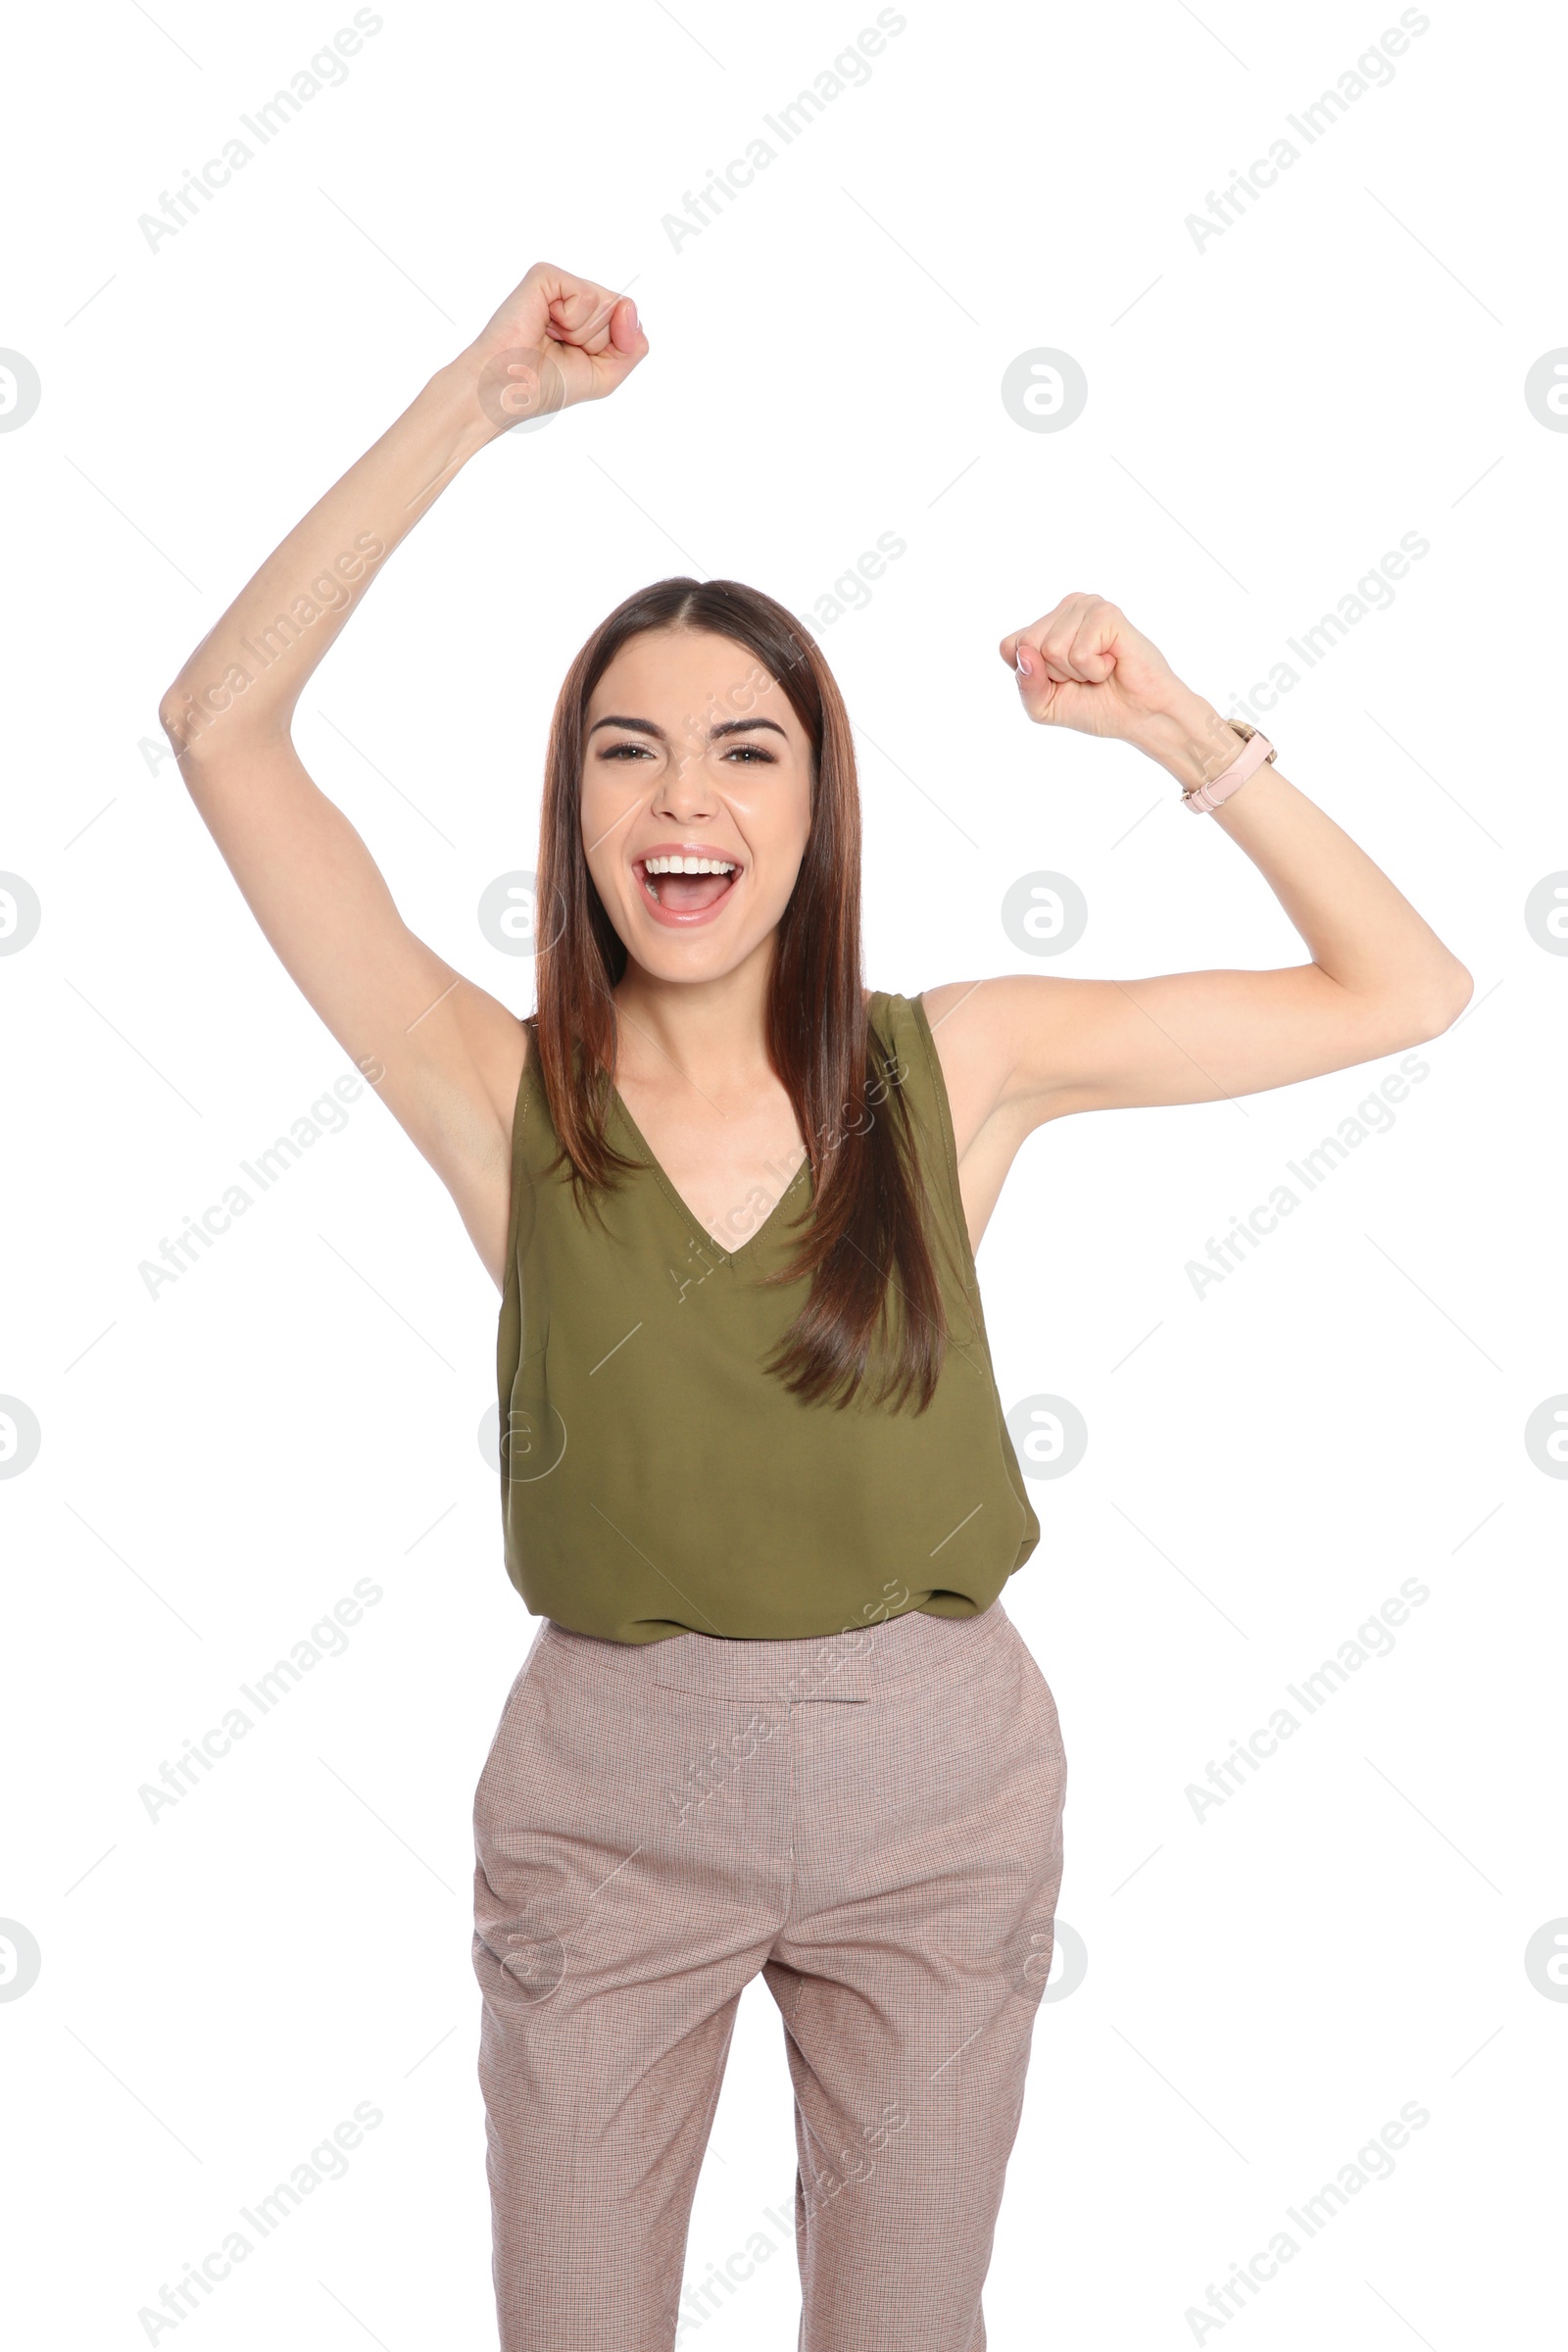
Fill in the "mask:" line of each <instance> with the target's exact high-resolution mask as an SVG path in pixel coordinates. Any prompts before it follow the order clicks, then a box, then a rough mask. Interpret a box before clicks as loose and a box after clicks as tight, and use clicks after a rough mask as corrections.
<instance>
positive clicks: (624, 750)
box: [599, 743, 653, 760]
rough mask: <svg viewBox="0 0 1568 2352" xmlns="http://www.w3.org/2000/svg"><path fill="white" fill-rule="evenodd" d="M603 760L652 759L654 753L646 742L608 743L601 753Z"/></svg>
mask: <svg viewBox="0 0 1568 2352" xmlns="http://www.w3.org/2000/svg"><path fill="white" fill-rule="evenodd" d="M599 757H600V759H601V760H651V759H652V758H653V754H652V753H651V752H650V751H649V749H648V746H647V744H646V743H610V744H606V745H605V747H604V749H603V750H602V751H601V753H600V755H599Z"/></svg>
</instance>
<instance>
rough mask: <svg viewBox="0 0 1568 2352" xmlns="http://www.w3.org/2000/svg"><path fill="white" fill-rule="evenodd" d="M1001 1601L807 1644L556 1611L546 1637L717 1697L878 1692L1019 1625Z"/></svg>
mask: <svg viewBox="0 0 1568 2352" xmlns="http://www.w3.org/2000/svg"><path fill="white" fill-rule="evenodd" d="M1009 1622H1010V1621H1009V1619H1008V1618H1007V1616H1006V1613H1005V1610H1004V1608H1003V1606H1002V1603H1001V1601H1000V1600H995V1601H993V1602H992V1604H991V1606H990V1608H989V1609H986V1610H985V1611H984V1612H983V1613H982V1614H981V1615H980V1616H978V1617H935V1616H932V1615H931V1614H930V1613H929V1611H927V1610H924V1609H907V1610H906V1611H905V1612H904V1614H903V1615H902V1616H899V1617H892V1618H889V1619H888V1621H887V1622H886V1623H885V1624H883V1625H867V1626H854V1627H851V1628H850V1629H848V1630H847V1631H846V1632H844V1633H839V1634H823V1635H819V1636H812V1637H811V1638H809V1640H804V1641H788V1642H747V1641H722V1640H719V1639H716V1638H715V1637H714V1636H713V1635H711V1634H697V1633H688V1634H676V1635H671V1636H669V1637H668V1638H666V1639H665V1640H663V1641H660V1642H604V1641H601V1640H599V1639H598V1638H597V1637H596V1636H594V1635H592V1634H577V1633H572V1632H571V1631H570V1630H569V1628H567V1627H566V1626H564V1625H558V1624H557V1623H556V1621H555V1619H554V1618H552V1617H547V1618H546V1619H545V1621H544V1624H543V1626H542V1628H541V1629H540V1635H539V1639H540V1640H541V1641H544V1642H550V1643H551V1644H552V1645H553V1646H558V1647H565V1648H570V1649H575V1650H576V1651H578V1652H579V1653H580V1654H581V1655H583V1656H584V1657H585V1658H587V1657H591V1658H597V1659H598V1660H599V1661H600V1662H602V1663H603V1664H604V1665H606V1666H608V1667H610V1668H612V1669H613V1670H614V1671H617V1672H619V1673H622V1674H629V1675H635V1676H638V1677H640V1678H641V1679H643V1680H644V1681H646V1682H648V1683H650V1684H652V1685H656V1686H657V1687H659V1688H660V1689H662V1690H666V1691H695V1692H697V1693H698V1694H699V1695H701V1696H703V1697H708V1698H740V1699H775V1700H780V1701H783V1700H797V1699H812V1698H820V1699H835V1698H837V1699H856V1698H869V1697H870V1696H871V1695H872V1694H873V1693H874V1692H875V1691H881V1690H884V1689H885V1688H886V1687H887V1686H888V1685H889V1684H890V1683H901V1682H905V1681H907V1680H909V1679H911V1678H913V1677H915V1676H920V1675H931V1674H935V1673H938V1672H948V1671H951V1670H952V1669H953V1668H954V1667H955V1666H956V1665H958V1664H960V1663H961V1662H962V1661H963V1660H964V1659H965V1658H967V1657H970V1656H972V1655H975V1654H977V1653H978V1652H979V1651H980V1650H981V1649H983V1648H984V1647H985V1645H986V1644H987V1643H988V1642H992V1641H994V1640H995V1638H996V1636H997V1635H998V1634H999V1633H1000V1632H1001V1631H1002V1629H1003V1628H1004V1626H1005V1625H1007V1624H1008V1623H1009Z"/></svg>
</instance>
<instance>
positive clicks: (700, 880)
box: [637, 854, 740, 915]
mask: <svg viewBox="0 0 1568 2352" xmlns="http://www.w3.org/2000/svg"><path fill="white" fill-rule="evenodd" d="M739 871H740V868H739V866H738V865H737V864H736V863H735V861H734V860H733V859H732V858H705V857H700V856H699V857H686V856H684V855H677V854H670V855H668V856H663V857H658V858H639V859H638V860H637V876H638V880H639V882H640V883H641V885H642V888H643V889H644V891H646V893H647V894H648V896H649V898H651V899H652V900H653V902H654V904H655V906H656V907H660V908H661V909H662V912H663V913H665V914H667V915H668V914H673V915H683V914H684V915H692V914H706V913H708V912H709V910H710V909H711V907H716V906H717V905H718V903H719V901H720V900H721V899H724V898H727V897H728V895H729V893H730V892H731V891H732V890H733V889H734V887H735V878H736V875H737V874H738V873H739Z"/></svg>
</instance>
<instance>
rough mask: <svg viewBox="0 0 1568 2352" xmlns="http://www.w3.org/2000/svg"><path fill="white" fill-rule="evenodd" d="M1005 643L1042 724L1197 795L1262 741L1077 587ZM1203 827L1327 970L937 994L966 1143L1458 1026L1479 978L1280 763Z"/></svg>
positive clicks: (983, 984) (1191, 1095) (1314, 1065)
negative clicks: (1247, 864) (1135, 761)
mask: <svg viewBox="0 0 1568 2352" xmlns="http://www.w3.org/2000/svg"><path fill="white" fill-rule="evenodd" d="M1000 650H1001V653H1002V657H1003V660H1004V661H1005V662H1007V663H1008V664H1009V666H1011V667H1013V668H1014V669H1015V671H1016V673H1017V679H1018V691H1019V695H1020V697H1021V699H1022V702H1023V706H1024V709H1025V711H1026V712H1027V713H1028V715H1029V717H1030V718H1032V719H1034V720H1036V721H1037V722H1038V723H1040V724H1042V725H1046V726H1065V727H1069V728H1072V729H1074V730H1076V731H1079V732H1082V733H1086V734H1091V735H1103V736H1107V737H1111V738H1115V739H1119V740H1120V741H1122V742H1124V743H1131V744H1134V745H1136V746H1137V748H1138V749H1139V750H1140V751H1142V752H1145V753H1147V755H1148V756H1149V757H1150V758H1151V759H1152V760H1156V761H1157V762H1158V763H1159V765H1160V766H1161V767H1163V768H1165V769H1166V770H1167V772H1168V773H1169V774H1170V775H1171V776H1172V777H1174V778H1175V779H1176V781H1177V782H1178V783H1179V784H1180V785H1181V786H1182V787H1183V788H1184V789H1187V788H1190V787H1192V786H1195V785H1197V784H1200V783H1201V782H1203V781H1204V780H1205V779H1212V778H1214V777H1216V776H1218V775H1219V774H1220V773H1221V772H1222V770H1223V769H1225V768H1226V767H1228V766H1229V765H1230V763H1231V762H1232V760H1235V758H1236V757H1237V755H1238V754H1239V753H1240V752H1241V751H1242V749H1243V748H1244V744H1243V738H1242V737H1241V736H1240V735H1238V734H1237V733H1236V731H1235V729H1234V728H1232V727H1230V726H1229V725H1227V723H1226V721H1225V720H1224V719H1223V718H1221V716H1220V714H1219V712H1218V711H1216V710H1215V709H1214V708H1213V706H1212V704H1210V703H1206V702H1204V701H1203V699H1202V697H1201V695H1198V694H1195V693H1193V692H1192V690H1191V689H1190V688H1188V687H1187V686H1185V685H1183V683H1182V681H1181V680H1180V679H1179V678H1178V677H1177V676H1176V675H1175V673H1174V672H1173V670H1172V669H1171V668H1170V665H1169V663H1168V662H1166V661H1165V659H1164V656H1163V655H1162V654H1161V653H1160V652H1159V651H1158V649H1157V647H1155V646H1153V645H1152V644H1151V643H1150V641H1149V639H1148V638H1147V637H1144V636H1142V635H1141V634H1140V632H1139V631H1138V630H1137V629H1135V628H1134V627H1133V626H1132V624H1131V622H1130V621H1129V620H1128V619H1127V618H1126V616H1125V615H1124V614H1123V613H1120V612H1119V611H1118V610H1117V608H1116V607H1115V606H1114V605H1110V604H1107V603H1106V602H1105V601H1104V599H1103V597H1097V596H1083V595H1079V596H1069V597H1064V598H1063V600H1062V602H1061V603H1060V604H1059V605H1058V606H1057V607H1056V608H1055V610H1054V612H1053V613H1048V614H1047V615H1046V617H1045V618H1044V619H1042V620H1039V621H1036V622H1035V623H1034V624H1033V625H1032V626H1031V627H1029V628H1026V629H1019V630H1015V631H1013V632H1012V633H1011V634H1009V635H1008V636H1006V637H1005V638H1004V639H1003V640H1002V645H1001V649H1000ZM1198 821H1199V822H1200V823H1202V824H1207V825H1215V826H1217V827H1218V828H1219V830H1220V831H1221V832H1223V833H1227V834H1229V836H1230V838H1231V840H1232V841H1234V842H1235V843H1236V844H1237V846H1238V847H1239V848H1240V849H1242V850H1243V851H1245V853H1246V854H1247V856H1248V857H1249V858H1250V859H1251V860H1252V863H1253V864H1254V865H1255V866H1256V867H1257V869H1258V871H1259V872H1260V873H1261V874H1262V876H1263V878H1264V880H1265V881H1266V882H1267V883H1268V884H1269V886H1270V888H1271V889H1272V890H1273V892H1274V894H1275V896H1276V897H1277V898H1278V900H1279V902H1280V905H1281V906H1282V907H1284V909H1285V911H1286V913H1287V914H1288V915H1289V916H1290V918H1291V921H1292V922H1293V923H1294V924H1295V926H1296V928H1297V930H1298V931H1299V933H1300V936H1301V938H1302V940H1303V942H1304V943H1305V945H1306V947H1307V949H1308V950H1309V951H1310V954H1311V957H1312V960H1311V961H1310V963H1300V964H1291V965H1288V966H1286V967H1284V968H1283V969H1280V970H1276V971H1261V972H1252V971H1201V972H1175V973H1169V974H1164V975H1160V976H1157V977H1155V978H1152V979H1147V980H1128V981H1118V980H1069V979H1065V978H1058V977H1056V976H1054V975H1051V976H1047V975H1045V974H1041V975H1039V976H1034V975H1030V976H1027V977H1018V978H1009V979H999V980H982V981H980V982H978V983H974V984H970V985H968V986H966V985H965V984H964V983H963V982H961V981H960V982H955V983H953V984H952V985H951V986H948V987H944V988H936V989H931V990H928V991H927V992H926V997H925V1005H926V1010H927V1013H928V1016H929V1018H930V1020H931V1023H932V1026H933V1029H934V1030H935V1032H936V1036H937V1042H938V1048H939V1051H940V1052H941V1054H942V1058H943V1064H944V1069H945V1071H946V1072H947V1073H948V1075H949V1082H950V1083H949V1092H950V1094H951V1095H952V1096H953V1097H954V1114H955V1124H956V1127H957V1129H958V1130H959V1133H958V1144H959V1150H960V1152H962V1151H964V1149H965V1148H966V1146H967V1145H968V1144H969V1143H972V1142H973V1140H974V1139H975V1138H976V1137H977V1136H978V1134H979V1133H980V1130H981V1129H982V1128H983V1127H985V1126H987V1125H988V1124H989V1123H991V1122H992V1121H993V1120H998V1121H999V1123H1001V1124H1004V1125H1005V1127H1006V1128H1007V1129H1008V1130H1009V1131H1011V1132H1012V1133H1013V1134H1014V1135H1015V1136H1021V1134H1022V1133H1026V1132H1027V1131H1028V1130H1029V1129H1030V1128H1033V1127H1036V1126H1039V1125H1040V1124H1042V1123H1043V1122H1044V1121H1045V1120H1047V1119H1050V1118H1054V1117H1059V1116H1060V1115H1061V1114H1062V1113H1064V1112H1068V1111H1076V1110H1093V1109H1110V1108H1115V1107H1129V1106H1132V1105H1134V1104H1141V1103H1203V1102H1212V1101H1215V1100H1218V1099H1220V1098H1222V1097H1227V1096H1232V1095H1246V1094H1255V1093H1257V1092H1259V1091H1260V1090H1261V1089H1263V1088H1267V1087H1274V1086H1289V1085H1292V1084H1293V1083H1294V1082H1295V1081H1297V1080H1298V1079H1302V1078H1314V1077H1317V1076H1320V1075H1321V1074H1322V1073H1323V1072H1324V1071H1327V1070H1337V1069H1344V1068H1346V1067H1348V1065H1350V1064H1352V1063H1355V1062H1360V1061H1369V1060H1371V1059H1373V1058H1374V1057H1375V1056H1377V1055H1379V1054H1391V1053H1397V1051H1398V1050H1399V1049H1400V1048H1401V1047H1405V1046H1413V1045H1418V1044H1420V1043H1421V1042H1422V1041H1423V1040H1424V1039H1427V1038H1430V1037H1436V1036H1437V1035H1438V1034H1439V1032H1440V1031H1442V1030H1444V1029H1446V1028H1447V1027H1448V1026H1449V1025H1450V1024H1451V1023H1452V1022H1453V1021H1455V1020H1456V1019H1457V1018H1458V1016H1459V1014H1460V1012H1461V1011H1462V1010H1463V1009H1464V1006H1465V1005H1467V1004H1468V1003H1469V1000H1470V995H1471V987H1472V983H1471V978H1470V974H1469V973H1468V972H1467V971H1466V969H1465V967H1464V965H1463V964H1462V963H1461V962H1460V961H1459V959H1458V957H1457V956H1453V955H1451V954H1450V953H1449V951H1448V950H1447V949H1446V947H1445V946H1444V944H1443V942H1442V940H1441V939H1439V938H1438V936H1437V934H1436V933H1435V932H1434V931H1433V930H1432V929H1431V927H1430V925H1429V924H1427V923H1426V922H1425V921H1423V919H1422V917H1421V916H1420V915H1419V914H1417V912H1416V910H1415V908H1414V907H1412V906H1411V905H1410V903H1409V901H1408V900H1407V899H1405V898H1404V897H1403V896H1402V895H1401V894H1400V892H1399V891H1397V889H1396V888H1395V886H1394V884H1393V883H1392V882H1391V881H1390V880H1389V878H1388V876H1387V874H1385V873H1383V872H1382V871H1381V870H1380V868H1379V867H1378V866H1376V865H1374V863H1373V862H1372V859H1371V858H1368V857H1367V855H1366V853H1365V852H1364V851H1363V850H1360V849H1358V848H1357V847H1356V845H1355V843H1354V842H1353V841H1351V839H1350V838H1349V836H1348V834H1347V833H1344V832H1342V831H1341V829H1340V827H1339V826H1338V825H1337V824H1336V823H1335V822H1334V820H1333V818H1332V817H1331V816H1328V815H1326V814H1325V813H1324V811H1323V810H1322V809H1319V808H1317V807H1316V806H1315V805H1314V804H1313V803H1312V802H1311V801H1309V800H1308V799H1307V797H1306V795H1305V794H1304V793H1302V792H1299V791H1298V790H1297V789H1296V786H1295V785H1294V784H1290V783H1288V782H1287V781H1286V779H1285V778H1284V777H1283V776H1282V775H1280V774H1279V773H1278V772H1277V768H1276V767H1275V766H1273V765H1264V766H1262V767H1260V768H1259V769H1258V770H1257V771H1256V773H1255V774H1253V775H1251V776H1250V777H1249V778H1248V780H1247V782H1246V783H1245V784H1243V785H1241V786H1240V787H1239V788H1238V789H1237V790H1236V791H1235V792H1234V793H1232V794H1231V795H1230V796H1229V797H1228V798H1227V799H1226V800H1225V801H1224V802H1223V803H1222V804H1221V806H1220V807H1219V808H1218V809H1216V810H1215V811H1213V813H1212V814H1209V815H1205V816H1202V817H1201V818H1200V819H1198Z"/></svg>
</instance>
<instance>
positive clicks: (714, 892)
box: [655, 874, 730, 914]
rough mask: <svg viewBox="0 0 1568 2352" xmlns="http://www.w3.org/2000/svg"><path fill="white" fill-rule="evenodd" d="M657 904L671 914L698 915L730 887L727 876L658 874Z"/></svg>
mask: <svg viewBox="0 0 1568 2352" xmlns="http://www.w3.org/2000/svg"><path fill="white" fill-rule="evenodd" d="M655 879H656V880H657V882H658V884H659V904H660V905H661V907H668V908H669V910H670V912H671V914H700V913H701V912H702V910H703V908H704V907H711V906H712V905H713V904H714V902H715V900H718V899H721V898H722V897H723V895H724V893H725V891H726V890H728V888H729V886H730V877H729V875H728V874H659V875H657V876H656V877H655Z"/></svg>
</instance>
